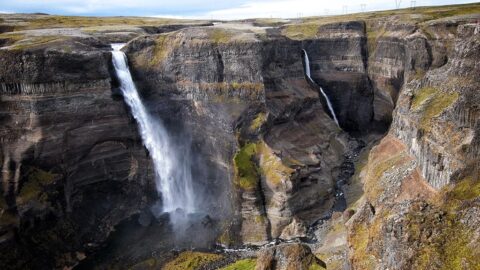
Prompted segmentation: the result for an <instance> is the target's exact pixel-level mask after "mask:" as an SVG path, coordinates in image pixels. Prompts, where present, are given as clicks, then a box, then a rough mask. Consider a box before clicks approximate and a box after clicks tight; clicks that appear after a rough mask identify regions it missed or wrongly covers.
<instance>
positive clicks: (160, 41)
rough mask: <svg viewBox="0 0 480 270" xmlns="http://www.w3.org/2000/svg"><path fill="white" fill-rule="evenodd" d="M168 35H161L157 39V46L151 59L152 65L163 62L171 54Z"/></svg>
mask: <svg viewBox="0 0 480 270" xmlns="http://www.w3.org/2000/svg"><path fill="white" fill-rule="evenodd" d="M169 53H170V50H169V45H168V36H167V35H159V36H158V37H157V39H156V40H155V47H154V48H153V55H152V58H151V59H150V65H156V64H158V63H160V62H162V61H163V60H164V59H165V58H167V56H168V55H169Z"/></svg>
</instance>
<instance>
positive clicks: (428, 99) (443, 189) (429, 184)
mask: <svg viewBox="0 0 480 270" xmlns="http://www.w3.org/2000/svg"><path fill="white" fill-rule="evenodd" d="M446 24H448V25H449V29H450V30H449V31H447V33H446V32H443V31H441V29H445V28H446V27H445V25H446ZM476 27H477V26H476V25H475V24H469V23H466V22H463V21H462V20H458V21H455V20H453V22H452V21H448V22H445V21H441V20H440V21H437V22H434V23H430V24H429V25H428V28H426V29H415V30H414V31H413V34H410V35H407V36H405V37H404V39H403V42H406V44H411V45H412V43H411V42H412V40H413V39H417V41H416V42H414V44H417V45H419V44H420V45H421V46H420V48H418V47H416V46H413V48H416V49H415V52H416V54H417V56H416V57H414V58H411V59H410V60H409V61H407V62H405V63H409V64H408V65H406V66H405V70H404V72H403V74H404V75H403V76H404V78H405V80H404V82H403V87H402V88H401V90H400V92H399V94H398V99H397V103H396V108H395V110H394V113H393V122H392V125H391V127H390V130H389V133H388V135H387V136H386V137H385V138H383V139H382V140H381V141H380V143H379V144H378V145H377V146H376V147H375V148H374V149H373V150H372V151H371V152H370V155H369V158H368V163H367V165H366V167H365V168H364V169H363V170H362V173H361V175H362V180H363V182H364V190H365V201H364V202H363V204H361V205H362V206H361V207H359V209H358V212H357V213H356V214H355V215H354V216H353V217H352V219H351V220H350V221H349V223H348V226H349V234H348V242H349V246H350V261H351V263H352V266H353V268H354V269H446V268H448V269H476V268H478V267H479V265H480V264H479V261H478V259H477V258H478V257H477V255H476V250H477V249H478V233H479V232H478V223H479V219H478V218H476V217H475V213H476V212H477V211H478V210H477V209H478V197H479V196H480V194H479V192H478V185H479V182H478V179H479V168H480V163H479V160H480V159H479V158H480V155H479V151H478V137H479V134H480V133H479V132H480V121H479V119H480V118H479V115H478V108H477V107H478V105H477V104H478V101H479V100H478V93H477V92H478V91H477V90H478V87H479V84H478V80H476V79H475V77H476V74H478V72H479V66H478V61H477V60H475V59H478V58H479V57H480V55H479V50H478V49H479V44H480V39H479V36H478V34H475V28H476ZM429 29H430V30H429ZM431 29H436V30H435V33H436V36H435V37H432V36H429V35H428V32H429V31H432V30H431ZM439 29H440V30H439ZM412 36H413V37H412ZM419 40H423V41H421V42H420V41H419ZM440 43H442V44H443V46H444V48H441V47H440V45H439V44H440ZM421 48H427V50H424V53H423V54H421V52H422V49H421ZM377 49H378V47H377ZM408 50H409V49H408V46H406V52H408ZM427 52H428V53H427ZM408 55H412V53H406V58H407V59H408V57H410V56H408ZM422 55H423V56H422ZM427 56H429V57H430V58H428V57H427ZM418 57H420V60H418ZM422 59H430V60H429V61H425V62H423V61H422ZM441 59H442V60H441ZM419 62H420V63H428V62H430V64H428V65H423V64H422V65H421V66H420V67H417V68H414V66H415V65H416V63H419ZM439 63H441V64H439ZM420 70H423V71H420ZM419 73H420V74H419Z"/></svg>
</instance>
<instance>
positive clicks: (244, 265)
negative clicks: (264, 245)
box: [220, 259, 257, 270]
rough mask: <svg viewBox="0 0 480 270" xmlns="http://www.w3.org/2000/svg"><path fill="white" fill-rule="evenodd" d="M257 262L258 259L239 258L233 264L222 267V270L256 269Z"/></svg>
mask: <svg viewBox="0 0 480 270" xmlns="http://www.w3.org/2000/svg"><path fill="white" fill-rule="evenodd" d="M256 262H257V260H256V259H243V260H238V261H236V262H234V263H232V264H229V265H227V266H225V267H223V268H221V269H220V270H254V269H255V264H256Z"/></svg>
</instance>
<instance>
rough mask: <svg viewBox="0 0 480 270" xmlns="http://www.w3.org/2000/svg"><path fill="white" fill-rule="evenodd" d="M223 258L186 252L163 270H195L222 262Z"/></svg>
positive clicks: (216, 255) (210, 254)
mask: <svg viewBox="0 0 480 270" xmlns="http://www.w3.org/2000/svg"><path fill="white" fill-rule="evenodd" d="M222 258H223V256H221V255H218V254H213V253H204V252H195V251H185V252H182V253H180V255H178V256H177V257H176V258H175V259H173V260H172V261H170V262H168V263H167V264H165V265H164V266H163V267H162V269H163V270H195V269H199V268H201V267H203V266H206V265H208V264H210V263H212V262H215V261H218V260H221V259H222Z"/></svg>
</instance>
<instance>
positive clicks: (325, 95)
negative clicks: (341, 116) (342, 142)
mask: <svg viewBox="0 0 480 270" xmlns="http://www.w3.org/2000/svg"><path fill="white" fill-rule="evenodd" d="M302 51H303V55H304V56H305V75H307V78H308V79H309V80H310V82H312V83H313V84H314V85H317V83H315V81H313V79H312V77H311V74H310V60H309V59H308V54H307V51H305V50H302ZM318 88H319V89H320V92H321V93H322V95H323V97H324V98H325V100H326V101H327V106H328V110H329V111H330V114H332V117H333V120H334V121H335V123H336V124H337V126H340V125H339V124H338V120H337V116H336V115H335V111H334V110H333V106H332V103H331V102H330V99H328V96H327V94H325V92H324V91H323V88H322V87H321V86H320V85H318Z"/></svg>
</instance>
